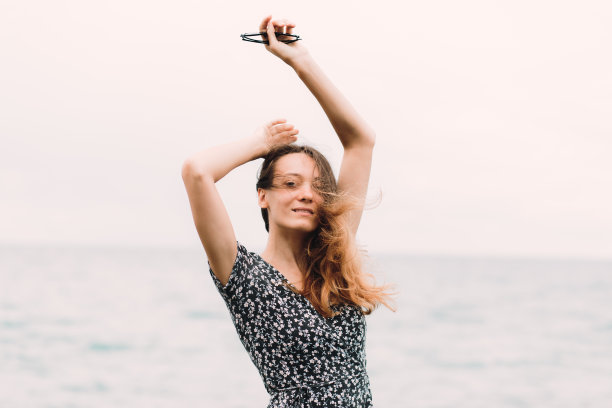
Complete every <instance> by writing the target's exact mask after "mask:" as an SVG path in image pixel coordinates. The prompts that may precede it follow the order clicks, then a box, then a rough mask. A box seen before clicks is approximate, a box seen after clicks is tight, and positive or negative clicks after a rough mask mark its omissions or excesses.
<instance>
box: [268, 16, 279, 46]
mask: <svg viewBox="0 0 612 408" xmlns="http://www.w3.org/2000/svg"><path fill="white" fill-rule="evenodd" d="M266 31H267V33H268V42H269V43H270V46H275V45H276V44H278V40H277V39H276V35H274V24H273V23H272V21H268V26H267V27H266Z"/></svg>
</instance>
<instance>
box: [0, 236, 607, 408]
mask: <svg viewBox="0 0 612 408" xmlns="http://www.w3.org/2000/svg"><path fill="white" fill-rule="evenodd" d="M367 268H368V271H369V272H371V273H372V274H373V275H374V276H375V277H376V279H377V280H378V281H379V282H380V283H388V284H394V285H395V289H396V291H397V296H396V301H395V309H396V310H395V311H391V310H388V309H386V308H385V307H384V306H383V307H381V308H378V309H377V310H375V311H374V312H373V313H372V314H371V315H368V316H367V317H366V321H367V340H366V350H367V370H368V373H369V376H370V382H371V388H372V395H373V403H374V406H375V407H379V408H394V407H397V408H408V407H418V408H430V407H431V408H434V407H435V408H442V407H449V408H450V407H453V408H479V407H483V408H484V407H487V408H491V407H492V408H497V407H500V408H503V407H537V408H542V407H543V408H549V407H551V408H555V407H567V408H578V407H585V408H586V407H598V408H610V407H612V261H604V260H600V261H596V260H591V261H589V260H576V259H574V260H563V259H557V260H555V259H528V258H486V257H444V256H413V255H403V254H396V255H376V254H371V255H370V258H369V260H368V262H367ZM268 401H269V397H268V395H267V393H266V391H265V388H264V386H263V383H262V380H261V377H260V376H259V374H258V372H257V370H256V369H255V367H254V366H253V364H252V363H251V361H250V359H249V357H248V355H247V353H246V352H245V351H244V349H243V347H242V344H241V343H240V341H239V339H238V335H237V334H236V332H235V329H234V327H233V325H232V323H231V320H230V316H229V313H228V311H227V309H226V306H225V304H224V303H223V301H222V299H221V297H220V295H219V293H218V292H217V291H216V288H215V287H214V284H213V282H212V279H211V277H210V274H209V272H208V266H207V262H206V258H205V255H204V252H203V251H202V250H195V249H193V250H192V249H169V248H166V249H164V248H148V249H143V248H140V249H134V248H109V247H77V246H75V247H70V246H64V247H62V246H57V247H51V246H18V245H4V246H0V408H29V407H37V408H38V407H44V408H52V407H54V408H55V407H56V408H60V407H62V408H68V407H94V408H97V407H129V408H136V407H147V408H154V407H160V408H161V407H163V408H166V407H168V408H170V407H173V408H174V407H181V408H192V407H193V408H196V407H202V408H203V407H220V408H223V407H227V408H242V407H245V408H247V407H248V408H253V407H255V408H256V407H259V408H265V407H266V406H267V404H268Z"/></svg>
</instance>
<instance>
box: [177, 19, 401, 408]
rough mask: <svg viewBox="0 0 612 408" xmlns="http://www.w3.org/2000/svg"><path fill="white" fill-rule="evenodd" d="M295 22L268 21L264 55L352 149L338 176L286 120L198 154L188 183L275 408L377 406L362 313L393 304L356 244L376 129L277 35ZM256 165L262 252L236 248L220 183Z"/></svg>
mask: <svg viewBox="0 0 612 408" xmlns="http://www.w3.org/2000/svg"><path fill="white" fill-rule="evenodd" d="M294 27H295V24H293V23H291V22H290V21H287V20H272V18H271V16H268V17H266V18H265V19H264V20H263V21H262V22H261V26H260V32H267V37H268V39H269V45H266V49H267V50H268V51H270V52H271V53H272V54H274V55H276V56H277V57H279V58H280V59H281V60H282V61H284V62H285V63H287V64H288V65H289V66H291V67H292V68H293V69H294V70H295V72H296V73H297V75H298V76H299V78H300V79H301V80H302V81H303V82H304V84H305V85H306V86H307V87H308V89H310V91H311V92H312V94H313V95H314V96H315V97H316V98H317V100H318V101H319V103H320V104H321V106H322V108H323V110H324V111H325V113H326V114H327V117H328V118H329V120H330V121H331V124H332V125H333V127H334V129H335V131H336V133H337V135H338V137H339V138H340V142H341V143H342V146H343V148H344V155H343V158H342V165H341V168H340V174H339V177H338V180H337V182H336V179H335V178H334V175H333V173H332V170H331V167H330V165H329V163H328V162H327V160H326V159H325V157H323V155H321V154H320V153H319V152H318V151H317V150H315V149H314V148H312V147H308V146H300V145H296V144H293V142H295V141H297V135H298V130H297V129H296V128H295V127H294V126H293V125H292V124H289V123H287V122H286V121H285V120H284V119H277V120H273V121H271V122H268V123H267V124H265V125H264V126H261V127H260V128H259V129H258V130H257V131H256V132H255V133H254V134H253V135H252V136H251V137H247V138H244V139H242V140H238V141H236V142H233V143H228V144H225V145H221V146H217V147H213V148H210V149H206V150H204V151H202V152H200V153H197V154H195V155H193V156H192V157H190V158H188V159H187V160H186V161H185V163H184V165H183V180H184V182H185V186H186V189H187V193H188V195H189V201H190V204H191V210H192V212H193V218H194V221H195V225H196V229H197V231H198V234H199V236H200V240H201V241H202V244H203V246H204V250H205V251H206V255H207V257H208V263H209V266H210V273H211V276H212V279H213V281H214V283H215V285H216V287H217V289H218V291H219V293H220V294H221V296H222V297H223V299H224V301H225V303H226V305H227V307H228V309H229V311H230V315H231V317H232V320H233V322H234V325H235V327H236V330H237V332H238V335H239V337H240V340H241V341H242V343H243V345H244V347H245V348H246V350H247V352H248V353H249V356H250V357H251V360H252V361H253V363H254V364H255V366H256V367H257V369H258V370H259V373H260V375H261V377H262V379H263V381H264V384H265V387H266V390H267V391H268V392H269V393H270V396H271V400H270V404H269V405H268V407H269V408H281V407H283V408H289V407H292V408H293V407H332V406H333V407H343V408H352V407H355V408H356V407H359V408H362V407H363V408H365V407H371V406H372V402H371V400H372V395H371V392H370V384H369V379H368V375H367V372H366V359H365V348H364V346H365V332H366V324H365V317H364V315H366V314H369V313H371V312H372V311H373V310H374V309H375V308H376V307H377V306H378V305H379V304H385V305H386V306H387V307H389V304H388V303H387V300H388V293H387V292H385V289H386V288H384V287H377V286H374V285H373V284H371V283H369V282H368V280H367V279H366V275H365V274H364V273H363V271H362V269H361V264H360V261H359V251H358V250H357V249H356V246H355V242H354V237H355V234H356V232H357V227H358V226H359V221H360V218H361V213H362V211H363V202H364V200H365V196H366V191H367V185H368V179H369V175H370V165H371V162H372V150H373V148H374V139H375V136H374V132H373V130H372V129H371V128H370V127H369V126H368V125H367V124H366V123H365V122H364V121H363V119H362V118H361V117H360V116H359V115H358V114H357V112H356V111H355V110H354V109H353V108H352V107H351V105H350V103H349V102H348V101H347V100H346V99H345V98H344V97H343V96H342V94H341V93H340V92H339V91H338V90H337V89H336V88H335V87H334V85H333V84H332V83H331V82H330V80H329V79H328V78H327V77H326V76H325V74H324V73H323V72H322V71H321V69H320V68H319V67H318V66H317V64H316V63H315V61H314V60H313V59H312V57H311V56H310V54H309V53H308V51H307V50H306V48H305V47H304V45H303V44H302V41H297V42H293V43H290V44H285V43H283V42H280V41H278V39H277V37H276V35H275V32H276V33H287V34H291V33H292V31H293V28H294ZM279 38H282V37H279ZM258 158H264V163H263V165H262V168H261V172H260V175H259V181H258V183H257V194H258V201H259V206H260V207H261V211H262V216H263V218H264V223H265V227H266V229H267V230H268V232H269V238H268V242H267V245H266V247H265V250H264V251H263V252H262V253H261V255H258V254H256V253H253V252H249V251H248V250H247V249H246V248H245V247H244V246H243V245H242V244H240V242H237V241H236V237H235V235H234V230H233V228H232V224H231V222H230V219H229V216H228V214H227V212H226V210H225V207H224V206H223V203H222V201H221V198H220V197H219V194H218V192H217V189H216V188H215V183H216V182H217V181H218V180H220V179H221V178H222V177H224V176H225V175H226V174H227V173H229V172H230V171H231V170H232V169H234V168H236V167H238V166H240V165H241V164H244V163H246V162H249V161H251V160H255V159H258Z"/></svg>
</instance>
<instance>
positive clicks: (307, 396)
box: [273, 373, 366, 408]
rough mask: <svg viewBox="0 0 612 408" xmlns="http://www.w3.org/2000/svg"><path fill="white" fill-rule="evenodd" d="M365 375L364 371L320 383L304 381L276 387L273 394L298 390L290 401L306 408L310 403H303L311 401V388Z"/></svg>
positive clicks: (301, 407)
mask: <svg viewBox="0 0 612 408" xmlns="http://www.w3.org/2000/svg"><path fill="white" fill-rule="evenodd" d="M365 376H366V373H359V374H355V375H351V376H348V377H342V378H341V379H337V380H333V381H327V382H322V383H305V384H300V385H294V386H292V387H285V388H278V389H276V391H274V393H273V395H277V394H279V393H281V392H283V391H292V390H298V391H299V392H298V393H297V398H296V399H295V400H293V401H292V402H299V405H298V406H299V407H300V408H306V407H309V406H310V404H309V405H304V403H305V402H308V403H310V402H311V400H312V391H313V388H319V387H325V386H328V385H332V384H335V383H337V382H338V381H342V380H348V379H350V378H358V377H365Z"/></svg>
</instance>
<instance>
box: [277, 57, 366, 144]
mask: <svg viewBox="0 0 612 408" xmlns="http://www.w3.org/2000/svg"><path fill="white" fill-rule="evenodd" d="M288 63H289V65H290V66H291V67H292V68H293V69H294V70H295V72H296V73H297V75H298V76H299V78H300V79H301V80H302V81H303V82H304V84H305V85H306V87H307V88H308V89H309V90H310V92H312V94H313V95H314V97H315V98H316V99H317V101H319V104H320V105H321V107H322V108H323V111H325V114H326V115H327V117H328V118H329V121H330V122H331V124H332V126H333V128H334V130H335V131H336V133H337V134H338V137H339V138H340V142H341V143H342V145H343V146H344V148H345V149H346V148H350V147H354V146H360V145H373V144H374V140H375V137H376V136H375V133H374V131H373V130H372V128H371V127H370V126H369V125H368V124H367V123H366V122H365V121H364V120H363V118H362V117H361V116H360V115H359V114H358V113H357V111H356V110H355V108H353V106H352V105H351V103H350V102H349V101H348V99H346V97H345V96H344V95H343V94H342V93H341V92H340V90H338V88H336V86H335V85H334V84H333V83H332V82H331V80H330V79H329V78H328V77H327V75H326V74H325V73H324V72H323V70H322V69H321V68H320V67H319V65H318V64H317V63H316V61H315V60H314V59H313V58H312V57H311V56H310V54H306V55H303V56H301V57H300V58H299V59H297V60H293V61H290V62H288Z"/></svg>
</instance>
